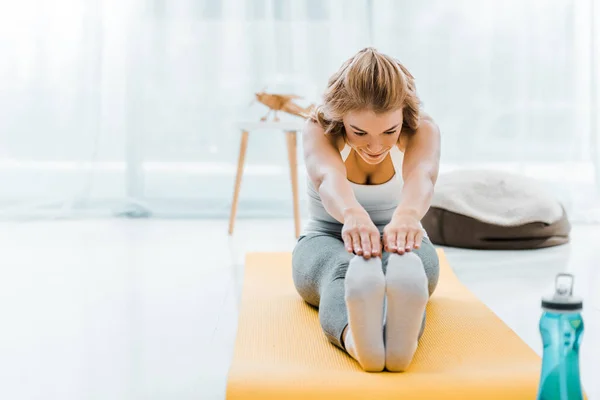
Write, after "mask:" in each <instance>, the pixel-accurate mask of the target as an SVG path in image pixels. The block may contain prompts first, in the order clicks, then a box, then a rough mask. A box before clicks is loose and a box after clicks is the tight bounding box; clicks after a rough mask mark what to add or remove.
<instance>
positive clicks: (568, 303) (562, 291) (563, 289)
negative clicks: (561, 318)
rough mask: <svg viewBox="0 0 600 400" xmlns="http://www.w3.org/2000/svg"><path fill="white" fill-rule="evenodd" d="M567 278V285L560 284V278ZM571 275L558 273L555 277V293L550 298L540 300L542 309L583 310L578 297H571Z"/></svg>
mask: <svg viewBox="0 0 600 400" xmlns="http://www.w3.org/2000/svg"><path fill="white" fill-rule="evenodd" d="M562 277H567V278H569V281H568V283H567V284H565V283H564V282H563V283H562V284H561V282H560V278H562ZM574 280H575V277H574V276H573V274H567V273H559V274H558V275H556V280H555V291H554V294H552V295H551V296H544V297H543V298H542V308H545V309H548V310H555V311H579V310H581V309H583V300H582V299H581V298H580V297H578V296H573V282H574Z"/></svg>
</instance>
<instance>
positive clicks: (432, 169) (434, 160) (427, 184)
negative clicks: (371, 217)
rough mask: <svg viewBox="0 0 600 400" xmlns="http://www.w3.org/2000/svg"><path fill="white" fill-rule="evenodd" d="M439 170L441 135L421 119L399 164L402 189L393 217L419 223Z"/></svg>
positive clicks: (431, 123)
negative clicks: (412, 218) (400, 198)
mask: <svg viewBox="0 0 600 400" xmlns="http://www.w3.org/2000/svg"><path fill="white" fill-rule="evenodd" d="M439 166H440V131H439V129H438V127H437V125H436V124H435V122H434V121H433V119H432V118H431V117H429V116H428V115H426V114H425V115H424V116H423V117H422V118H421V121H420V122H419V128H418V129H417V132H416V133H415V134H414V135H412V136H411V137H409V138H408V140H407V144H406V149H405V151H404V161H403V164H402V178H403V180H404V187H403V190H402V201H401V202H400V204H399V205H398V207H397V208H396V212H395V214H400V215H404V214H410V215H412V216H414V217H415V218H417V219H418V220H421V219H422V218H423V217H424V216H425V214H426V213H427V210H428V209H429V206H430V205H431V198H432V197H433V188H434V186H435V183H436V181H437V177H438V173H439Z"/></svg>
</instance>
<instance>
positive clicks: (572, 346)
mask: <svg viewBox="0 0 600 400" xmlns="http://www.w3.org/2000/svg"><path fill="white" fill-rule="evenodd" d="M561 278H567V279H566V282H565V279H561ZM573 281H574V277H573V275H572V274H567V273H559V274H558V275H557V276H556V281H555V292H554V294H553V295H550V296H546V297H544V298H542V310H543V313H542V316H541V318H540V334H541V336H542V342H543V344H544V352H543V356H542V372H541V377H540V384H539V388H538V395H537V399H538V400H579V399H583V395H582V388H581V380H580V378H579V347H580V345H581V339H582V334H583V319H582V318H581V310H582V309H583V301H582V299H581V298H578V297H575V296H573Z"/></svg>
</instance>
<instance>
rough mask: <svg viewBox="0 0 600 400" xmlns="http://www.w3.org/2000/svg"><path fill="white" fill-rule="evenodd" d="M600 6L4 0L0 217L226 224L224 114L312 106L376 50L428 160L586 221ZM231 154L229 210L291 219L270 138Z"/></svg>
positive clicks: (230, 120)
mask: <svg viewBox="0 0 600 400" xmlns="http://www.w3.org/2000/svg"><path fill="white" fill-rule="evenodd" d="M597 8H600V7H597ZM598 14H599V11H598V9H596V10H593V9H592V7H591V1H575V0H571V1H566V0H565V1H537V0H528V1H502V2H498V1H481V0H469V1H467V0H461V1H458V0H453V1H442V0H427V1H421V2H412V1H383V0H378V1H368V0H363V1H358V0H352V1H347V0H324V1H317V0H310V1H309V0H304V1H293V2H292V1H283V0H245V1H244V0H224V1H210V0H203V1H197V0H193V1H192V0H186V1H183V0H180V1H167V0H146V1H144V0H131V1H117V0H88V1H85V0H57V1H54V2H52V4H51V5H50V4H49V3H48V2H45V1H42V0H29V1H23V2H13V3H10V4H9V3H7V4H3V5H1V6H0V54H1V55H2V60H3V62H2V63H0V84H1V87H2V88H3V89H2V92H1V94H0V182H2V186H1V189H0V212H1V213H2V216H8V217H11V216H33V215H38V214H39V215H46V214H50V215H56V213H65V214H67V215H78V214H80V213H81V214H82V215H87V214H102V215H111V214H113V213H115V212H120V211H124V210H128V209H129V206H131V205H134V204H139V205H142V206H144V207H148V208H149V209H150V210H151V211H152V212H154V213H155V214H156V215H164V216H217V217H219V216H220V217H226V216H227V214H228V212H229V205H230V201H231V195H232V190H233V181H234V174H235V170H236V162H237V151H238V148H239V144H238V143H239V132H238V131H237V130H236V129H235V122H236V121H237V120H240V119H251V120H258V119H259V118H260V117H261V116H262V115H263V114H264V113H265V112H266V108H264V106H262V105H260V104H258V103H254V104H252V105H251V106H250V103H251V101H252V99H253V94H254V93H255V92H256V91H259V90H261V89H264V88H265V87H266V88H267V90H278V91H279V90H280V91H286V92H289V91H293V92H294V93H298V94H301V95H304V96H306V102H308V101H318V96H319V94H320V92H321V91H322V90H323V88H324V86H325V84H326V82H327V78H328V77H329V75H330V74H331V73H333V72H334V71H335V70H336V69H337V68H338V67H339V65H340V64H341V63H342V62H343V61H344V60H345V59H346V58H348V57H349V56H351V55H352V54H354V53H355V52H356V51H358V50H359V49H361V48H362V47H365V46H375V47H377V48H378V49H379V50H381V51H384V52H387V53H389V54H390V55H393V56H394V57H396V58H398V59H399V60H400V61H402V62H403V63H404V64H405V65H406V66H407V67H408V68H409V70H410V71H411V72H412V73H413V74H414V75H415V77H416V79H417V88H418V90H419V93H420V95H421V98H422V100H423V102H424V106H425V109H426V110H427V111H428V112H429V113H430V114H431V115H432V116H433V117H434V118H435V119H436V121H437V122H438V124H439V125H440V128H441V130H442V134H443V151H442V154H443V156H442V161H443V165H442V168H443V170H448V169H452V168H461V167H465V166H477V167H491V168H503V169H508V170H514V171H519V172H525V173H527V174H529V175H532V176H536V177H538V178H540V179H542V180H543V181H544V182H546V183H547V184H548V187H549V188H551V189H552V190H555V191H556V193H557V195H559V196H560V198H561V199H562V200H563V201H564V202H565V203H566V205H567V206H568V207H569V209H570V210H571V211H572V212H573V213H574V214H573V215H574V216H575V218H576V219H588V220H589V219H590V218H593V215H592V214H590V213H588V212H587V211H581V210H588V209H589V208H590V207H593V206H594V204H592V203H593V202H596V201H597V199H598V197H594V196H597V195H598V184H597V183H596V182H598V181H597V174H598V172H597V171H598V164H599V158H598V126H597V123H596V126H595V128H594V123H595V122H594V119H593V117H594V115H596V114H597V112H596V114H595V113H593V112H592V107H594V106H596V107H597V104H598V101H597V95H598V85H599V84H598V82H599V81H600V80H599V79H598V71H600V68H597V65H598V64H597V59H598V48H600V46H598V45H596V46H594V41H595V43H596V44H598V43H600V40H598V36H599V35H598V29H597V28H596V29H595V30H594V24H593V21H594V17H595V19H596V20H597V19H598V18H597V17H598ZM594 62H596V68H595V69H593V68H594ZM594 74H596V75H594ZM301 151H302V148H301V146H300V147H299V155H301ZM300 159H301V158H300ZM246 161H247V168H246V172H245V175H244V180H243V184H242V192H241V199H240V208H239V215H240V217H243V216H244V215H252V216H289V215H291V214H290V210H291V192H290V184H289V173H288V171H287V160H286V152H285V138H284V137H283V135H276V134H275V135H268V134H267V135H265V134H261V135H255V136H251V137H250V142H249V147H248V155H247V159H246ZM300 167H301V168H300V171H301V177H300V178H301V179H300V183H301V189H302V188H303V186H302V185H303V184H304V176H303V169H302V165H301V166H300ZM559 189H560V191H559ZM301 194H302V202H303V203H304V191H303V190H301Z"/></svg>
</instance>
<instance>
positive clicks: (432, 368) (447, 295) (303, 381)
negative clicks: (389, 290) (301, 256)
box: [227, 250, 541, 400]
mask: <svg viewBox="0 0 600 400" xmlns="http://www.w3.org/2000/svg"><path fill="white" fill-rule="evenodd" d="M438 255H439V257H440V264H441V268H440V280H439V284H438V287H437V289H436V291H435V292H434V294H433V296H432V298H431V300H430V302H429V305H428V306H427V325H426V328H425V332H424V334H423V336H422V337H421V340H420V342H419V348H418V350H417V353H416V354H415V358H414V359H413V362H412V364H411V366H410V368H409V369H408V370H407V371H406V372H404V373H390V372H380V373H368V372H364V371H362V370H361V368H360V366H359V365H358V363H357V362H356V361H354V360H353V359H352V358H351V357H350V356H348V355H346V354H345V353H344V352H343V351H341V350H340V349H338V348H337V347H335V346H334V345H332V344H330V343H329V341H328V340H327V339H326V338H325V336H324V334H323V333H322V331H321V327H320V325H319V317H318V314H317V310H316V309H314V308H313V307H311V306H309V305H307V304H306V303H305V302H304V301H303V300H302V299H301V297H300V296H299V295H298V293H297V292H296V290H295V288H294V284H293V281H292V270H291V254H290V253H250V254H248V255H247V257H246V266H245V277H244V285H243V291H242V301H241V309H240V316H239V324H238V332H237V338H236V342H235V350H234V356H233V360H232V365H231V367H230V370H229V376H228V380H227V399H235V400H237V399H244V400H249V399H256V400H265V399H278V400H291V399H302V400H315V399H327V400H332V399H343V400H350V399H368V400H382V399H394V400H398V399H402V400H407V399H428V400H437V399H461V400H464V399H486V400H490V399H503V400H505V399H511V400H516V399H527V400H531V399H535V398H536V394H537V387H538V381H539V374H540V371H541V360H540V357H539V356H538V355H537V354H536V353H535V352H534V351H533V350H532V349H531V348H530V347H529V346H527V344H525V343H524V342H523V341H522V340H521V339H520V338H519V337H518V336H517V335H516V334H515V332H513V331H512V330H511V329H510V328H509V327H508V326H507V325H506V324H505V323H504V322H502V321H501V320H500V318H498V317H497V316H496V315H495V314H494V313H493V312H492V311H491V310H490V309H489V308H488V307H487V306H485V305H484V304H483V303H482V302H481V301H480V300H479V299H477V298H476V297H475V296H474V295H473V294H472V293H471V292H470V291H469V290H468V289H467V288H466V287H465V286H464V285H463V284H462V283H461V282H460V281H459V280H458V279H457V277H456V275H455V274H454V272H453V271H452V269H451V268H450V266H449V265H448V261H447V260H446V257H445V255H444V253H443V251H441V250H438ZM531 323H532V324H537V321H531Z"/></svg>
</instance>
